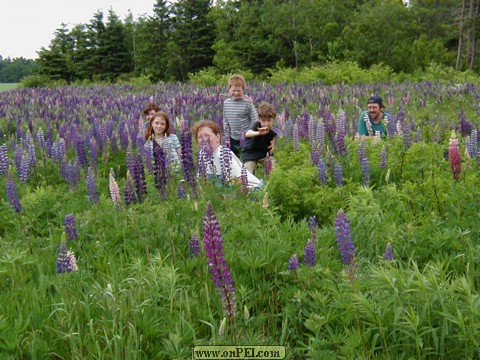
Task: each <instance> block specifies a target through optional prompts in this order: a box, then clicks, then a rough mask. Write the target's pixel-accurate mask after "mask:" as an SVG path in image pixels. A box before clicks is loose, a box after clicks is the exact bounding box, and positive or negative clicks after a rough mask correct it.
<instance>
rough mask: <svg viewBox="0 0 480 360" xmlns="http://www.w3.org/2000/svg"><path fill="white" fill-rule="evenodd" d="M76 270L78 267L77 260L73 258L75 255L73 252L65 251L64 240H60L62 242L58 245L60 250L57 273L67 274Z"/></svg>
mask: <svg viewBox="0 0 480 360" xmlns="http://www.w3.org/2000/svg"><path fill="white" fill-rule="evenodd" d="M77 270H78V266H77V259H76V258H75V253H74V252H73V251H68V250H67V245H66V244H65V239H62V242H61V244H60V250H59V251H58V258H57V273H59V274H61V273H69V272H72V271H77Z"/></svg>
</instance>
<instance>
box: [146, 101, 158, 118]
mask: <svg viewBox="0 0 480 360" xmlns="http://www.w3.org/2000/svg"><path fill="white" fill-rule="evenodd" d="M150 110H155V112H157V111H160V108H159V107H158V105H156V104H154V103H152V102H149V103H148V104H147V106H146V107H145V109H143V115H147V114H148V113H149V112H150Z"/></svg>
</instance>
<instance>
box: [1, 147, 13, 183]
mask: <svg viewBox="0 0 480 360" xmlns="http://www.w3.org/2000/svg"><path fill="white" fill-rule="evenodd" d="M10 164H11V162H10V159H9V157H8V149H7V144H2V145H0V176H4V175H7V173H8V167H9V166H10Z"/></svg>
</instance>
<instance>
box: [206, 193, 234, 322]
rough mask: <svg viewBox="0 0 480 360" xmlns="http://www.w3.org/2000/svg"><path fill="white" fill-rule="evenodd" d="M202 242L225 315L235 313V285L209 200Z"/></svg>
mask: <svg viewBox="0 0 480 360" xmlns="http://www.w3.org/2000/svg"><path fill="white" fill-rule="evenodd" d="M203 236H204V238H203V244H204V248H205V256H206V257H207V261H208V267H209V269H210V274H211V275H212V280H213V283H214V285H215V287H216V288H217V290H218V292H219V294H220V298H221V300H222V304H223V309H224V312H225V316H229V317H233V316H234V315H235V309H236V305H235V287H234V283H233V279H232V276H231V274H230V270H229V268H228V266H227V263H226V261H225V257H224V254H223V239H222V233H221V232H220V225H219V223H218V221H217V217H216V215H215V213H214V211H213V208H212V204H211V203H210V202H209V203H208V205H207V211H206V213H205V218H204V220H203Z"/></svg>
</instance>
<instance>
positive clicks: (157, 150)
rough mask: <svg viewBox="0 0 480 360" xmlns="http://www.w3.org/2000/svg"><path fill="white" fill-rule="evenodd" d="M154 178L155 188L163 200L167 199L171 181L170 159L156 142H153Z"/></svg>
mask: <svg viewBox="0 0 480 360" xmlns="http://www.w3.org/2000/svg"><path fill="white" fill-rule="evenodd" d="M153 159H154V167H153V176H154V180H155V187H156V188H157V190H158V192H159V193H160V198H161V199H162V200H166V199H167V184H168V179H169V174H168V159H167V156H166V154H165V151H163V148H162V146H160V145H158V143H157V142H156V141H153Z"/></svg>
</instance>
